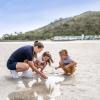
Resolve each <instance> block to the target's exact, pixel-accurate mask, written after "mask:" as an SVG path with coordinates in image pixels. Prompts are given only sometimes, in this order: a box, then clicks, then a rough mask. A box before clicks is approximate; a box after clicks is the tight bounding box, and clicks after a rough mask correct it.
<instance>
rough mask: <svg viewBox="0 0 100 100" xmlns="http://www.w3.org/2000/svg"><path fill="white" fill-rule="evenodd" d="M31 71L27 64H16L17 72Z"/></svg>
mask: <svg viewBox="0 0 100 100" xmlns="http://www.w3.org/2000/svg"><path fill="white" fill-rule="evenodd" d="M28 69H29V65H28V64H27V63H22V62H18V63H17V64H16V71H17V72H23V71H26V70H28Z"/></svg>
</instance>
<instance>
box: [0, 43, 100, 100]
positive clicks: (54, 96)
mask: <svg viewBox="0 0 100 100" xmlns="http://www.w3.org/2000/svg"><path fill="white" fill-rule="evenodd" d="M43 42H44V45H45V49H44V51H51V53H52V55H53V59H54V60H55V63H54V64H53V65H52V66H51V67H49V66H48V67H47V68H46V69H45V73H46V74H47V75H48V79H47V80H44V79H41V78H40V77H38V78H37V77H35V75H34V77H33V78H30V79H28V78H19V79H16V80H13V79H12V78H11V76H10V72H9V70H7V68H6V61H7V59H8V57H9V55H10V54H11V53H12V52H13V51H14V50H15V49H16V48H19V47H21V46H23V45H27V44H33V43H32V42H0V55H1V59H0V100H100V41H70V42H50V41H48V42H46V41H43ZM61 49H67V50H68V51H69V54H70V55H71V57H72V58H73V59H75V60H76V61H77V62H78V65H77V66H78V67H77V71H76V73H75V75H74V76H70V77H68V76H64V75H63V71H62V70H61V69H59V70H58V71H55V70H54V67H57V65H58V61H59V55H58V52H59V50H61Z"/></svg>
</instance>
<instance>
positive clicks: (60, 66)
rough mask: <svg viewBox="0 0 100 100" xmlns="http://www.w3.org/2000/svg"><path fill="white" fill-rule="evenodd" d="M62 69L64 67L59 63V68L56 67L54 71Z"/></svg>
mask: <svg viewBox="0 0 100 100" xmlns="http://www.w3.org/2000/svg"><path fill="white" fill-rule="evenodd" d="M63 67H64V65H63V64H60V63H59V66H58V67H56V68H55V69H56V70H57V69H59V68H63Z"/></svg>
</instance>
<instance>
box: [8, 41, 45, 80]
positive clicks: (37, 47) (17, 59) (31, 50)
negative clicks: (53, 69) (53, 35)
mask: <svg viewBox="0 0 100 100" xmlns="http://www.w3.org/2000/svg"><path fill="white" fill-rule="evenodd" d="M43 48H44V45H43V44H42V43H41V42H38V41H35V42H34V45H33V46H31V45H27V46H23V47H21V48H19V49H17V50H16V51H15V52H14V53H12V55H11V56H10V58H9V59H8V61H7V67H8V69H9V70H10V72H11V74H12V77H13V78H18V72H23V74H24V73H27V71H28V69H29V68H31V69H32V70H34V71H35V72H36V73H37V74H39V75H40V76H41V77H43V78H45V79H46V78H47V77H46V76H45V75H44V74H43V73H41V72H39V71H38V70H37V68H35V66H34V63H33V59H34V57H36V56H37V53H39V52H41V51H42V50H43ZM25 60H26V61H27V63H26V62H25Z"/></svg>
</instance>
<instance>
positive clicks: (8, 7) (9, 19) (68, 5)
mask: <svg viewBox="0 0 100 100" xmlns="http://www.w3.org/2000/svg"><path fill="white" fill-rule="evenodd" d="M86 11H100V0H0V36H2V35H3V34H6V33H7V34H10V33H14V32H25V31H30V30H34V29H37V28H40V27H42V26H44V25H47V24H49V23H50V22H53V21H54V20H56V19H59V18H66V17H72V16H75V15H78V14H81V13H83V12H86Z"/></svg>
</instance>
